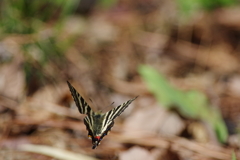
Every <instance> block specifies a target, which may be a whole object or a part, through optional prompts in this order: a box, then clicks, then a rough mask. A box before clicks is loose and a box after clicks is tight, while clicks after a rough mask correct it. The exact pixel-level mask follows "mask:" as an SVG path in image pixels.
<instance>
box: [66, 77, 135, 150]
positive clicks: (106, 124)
mask: <svg viewBox="0 0 240 160" xmlns="http://www.w3.org/2000/svg"><path fill="white" fill-rule="evenodd" d="M67 83H68V87H69V89H70V92H71V94H72V97H73V99H74V101H75V103H76V106H77V107H78V110H79V112H80V113H81V114H86V115H87V116H86V117H85V118H84V124H85V125H86V128H87V130H88V137H89V138H90V139H92V144H93V147H92V149H95V148H96V147H97V146H98V145H99V144H100V141H101V140H102V139H103V137H104V136H106V135H107V134H108V131H110V130H111V128H112V127H113V125H114V119H115V118H116V117H117V116H119V115H120V114H121V113H122V112H123V111H124V110H125V109H126V108H127V107H128V106H129V105H130V104H131V103H132V102H133V101H134V100H135V99H136V98H137V97H135V98H133V99H130V100H128V101H126V102H124V103H123V104H121V105H119V106H117V107H115V108H113V109H112V110H110V111H108V112H106V113H99V112H94V111H93V110H92V109H91V107H90V106H89V105H88V104H87V102H86V101H85V100H84V99H83V97H82V96H81V95H80V94H79V93H78V92H77V91H76V89H75V88H74V87H73V86H72V85H71V84H70V83H69V82H68V81H67Z"/></svg>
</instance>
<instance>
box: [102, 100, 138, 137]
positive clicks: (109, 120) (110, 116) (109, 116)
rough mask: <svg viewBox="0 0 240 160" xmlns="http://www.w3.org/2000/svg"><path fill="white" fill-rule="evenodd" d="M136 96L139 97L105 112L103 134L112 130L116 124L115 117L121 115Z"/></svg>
mask: <svg viewBox="0 0 240 160" xmlns="http://www.w3.org/2000/svg"><path fill="white" fill-rule="evenodd" d="M136 98H137V97H135V98H133V99H130V100H128V101H126V102H124V103H123V104H121V105H119V106H117V107H115V108H113V109H112V110H110V111H108V112H107V113H105V118H104V120H103V124H102V126H103V127H102V132H103V133H104V134H103V135H107V132H108V131H110V130H111V128H112V127H113V125H114V119H115V118H116V117H117V116H119V115H120V114H121V113H122V112H123V111H124V110H125V109H126V108H127V107H128V106H129V105H130V104H131V103H132V102H133V101H134V100H135V99H136Z"/></svg>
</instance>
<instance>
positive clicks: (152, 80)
mask: <svg viewBox="0 0 240 160" xmlns="http://www.w3.org/2000/svg"><path fill="white" fill-rule="evenodd" d="M139 73H140V75H141V77H142V78H143V80H144V81H145V82H146V84H147V86H148V88H149V90H150V91H151V92H152V93H153V94H154V96H155V97H156V98H157V100H158V101H159V102H161V104H162V105H163V106H164V107H166V108H170V107H176V108H177V109H178V110H179V112H180V113H181V114H182V115H183V116H185V117H188V118H193V119H198V120H202V121H206V122H208V123H209V124H210V125H211V126H212V128H213V129H214V130H215V132H216V135H217V137H218V139H219V141H220V142H225V141H226V139H227V136H228V133H227V129H226V126H225V124H224V121H223V119H222V117H221V115H220V113H219V111H218V110H216V109H215V108H214V107H213V106H210V105H209V103H208V101H207V98H206V96H205V95H204V94H203V93H201V92H198V91H181V90H178V89H176V88H174V87H172V86H171V85H170V84H169V82H168V81H167V80H166V79H165V78H164V77H163V76H162V75H161V74H160V73H158V72H157V71H156V70H155V69H153V68H152V67H149V66H145V65H142V66H140V67H139Z"/></svg>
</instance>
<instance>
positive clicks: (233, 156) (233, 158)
mask: <svg viewBox="0 0 240 160" xmlns="http://www.w3.org/2000/svg"><path fill="white" fill-rule="evenodd" d="M232 160H237V157H236V154H235V152H234V151H233V152H232Z"/></svg>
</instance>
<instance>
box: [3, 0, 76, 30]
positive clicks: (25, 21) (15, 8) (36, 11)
mask: <svg viewBox="0 0 240 160" xmlns="http://www.w3.org/2000/svg"><path fill="white" fill-rule="evenodd" d="M79 2H80V1H79V0H68V1H65V0H55V1H47V0H42V1H29V0H17V1H16V0H3V1H1V2H0V7H1V8H0V9H1V12H0V30H1V31H2V32H6V33H21V34H30V33H34V32H35V31H36V30H38V29H39V28H40V27H42V24H43V22H46V21H49V20H54V21H57V22H59V21H61V20H62V19H64V18H65V17H66V16H68V15H69V14H71V13H73V11H75V10H76V7H77V6H78V3H79Z"/></svg>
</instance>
